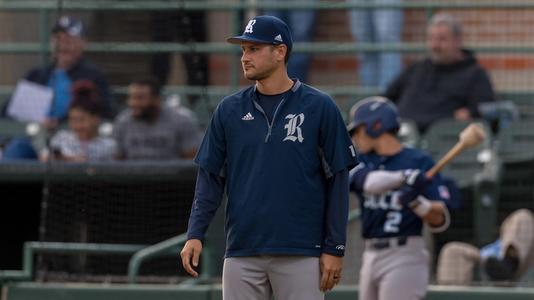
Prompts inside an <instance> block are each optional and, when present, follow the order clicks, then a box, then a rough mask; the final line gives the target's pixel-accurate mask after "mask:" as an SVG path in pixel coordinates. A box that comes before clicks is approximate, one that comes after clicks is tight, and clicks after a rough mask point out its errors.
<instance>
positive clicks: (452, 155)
mask: <svg viewBox="0 0 534 300" xmlns="http://www.w3.org/2000/svg"><path fill="white" fill-rule="evenodd" d="M465 148H466V146H465V143H463V142H462V141H459V142H458V143H456V145H454V147H453V148H452V149H451V150H450V151H449V152H447V154H446V155H445V156H444V157H443V158H441V159H440V160H439V161H438V162H437V163H436V164H435V165H434V166H433V167H432V168H430V170H428V171H426V173H425V175H426V178H428V179H430V178H432V177H434V175H436V174H437V173H438V172H439V171H441V169H443V167H444V166H445V165H446V164H447V163H449V161H451V160H452V159H453V158H455V157H456V156H458V154H460V153H461V152H462V151H463V150H464V149H465Z"/></svg>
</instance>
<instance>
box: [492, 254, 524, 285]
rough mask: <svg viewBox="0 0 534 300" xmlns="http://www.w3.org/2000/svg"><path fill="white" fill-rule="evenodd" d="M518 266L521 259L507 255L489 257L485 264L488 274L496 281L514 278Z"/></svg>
mask: <svg viewBox="0 0 534 300" xmlns="http://www.w3.org/2000/svg"><path fill="white" fill-rule="evenodd" d="M518 267H519V259H518V258H516V257H505V258H503V259H499V258H496V257H488V258H487V259H486V263H485V264H484V270H485V271H486V274H487V275H488V276H489V278H490V279H491V280H494V281H506V280H512V279H513V278H514V276H515V274H516V271H517V268H518Z"/></svg>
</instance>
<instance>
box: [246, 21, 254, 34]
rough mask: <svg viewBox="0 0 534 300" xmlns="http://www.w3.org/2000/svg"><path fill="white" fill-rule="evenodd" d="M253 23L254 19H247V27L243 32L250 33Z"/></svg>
mask: <svg viewBox="0 0 534 300" xmlns="http://www.w3.org/2000/svg"><path fill="white" fill-rule="evenodd" d="M254 24H256V20H255V19H252V20H250V21H248V24H247V27H245V32H243V33H252V32H253V26H254Z"/></svg>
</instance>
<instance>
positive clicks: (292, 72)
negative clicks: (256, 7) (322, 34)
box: [264, 0, 315, 82]
mask: <svg viewBox="0 0 534 300" xmlns="http://www.w3.org/2000/svg"><path fill="white" fill-rule="evenodd" d="M272 1H273V2H276V1H277V2H283V1H284V0H272ZM310 1H312V2H313V0H310ZM264 14H266V15H271V16H275V17H278V18H280V19H281V20H282V21H284V22H286V24H287V26H289V29H291V35H292V37H293V42H294V43H295V42H297V43H298V42H310V41H311V40H312V38H313V29H314V25H315V10H275V11H265V12H264ZM310 62H311V55H310V54H309V53H292V54H291V56H290V58H289V62H288V63H287V72H288V74H289V77H291V78H298V79H299V80H300V81H302V82H307V80H308V71H309V69H310Z"/></svg>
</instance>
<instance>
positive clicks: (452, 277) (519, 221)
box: [437, 209, 534, 285]
mask: <svg viewBox="0 0 534 300" xmlns="http://www.w3.org/2000/svg"><path fill="white" fill-rule="evenodd" d="M477 265H480V266H482V267H483V268H482V269H483V270H484V272H485V274H486V276H487V277H488V278H489V279H490V280H492V281H517V280H520V279H521V276H522V275H523V274H525V273H526V271H527V270H528V269H529V267H531V266H533V265H534V215H533V214H532V212H531V211H530V210H528V209H519V210H516V211H514V212H513V213H512V214H510V215H509V216H508V217H507V218H506V219H505V220H504V221H503V223H502V225H501V231H500V236H499V239H498V240H497V241H496V242H494V243H492V244H490V245H487V246H486V247H483V248H482V249H478V248H476V247H474V246H472V245H469V244H466V243H462V242H450V243H447V244H445V246H444V247H443V249H442V250H441V252H440V254H439V258H438V266H437V281H438V284H451V285H469V284H470V283H471V281H472V280H473V275H474V270H475V267H476V266H477Z"/></svg>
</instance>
